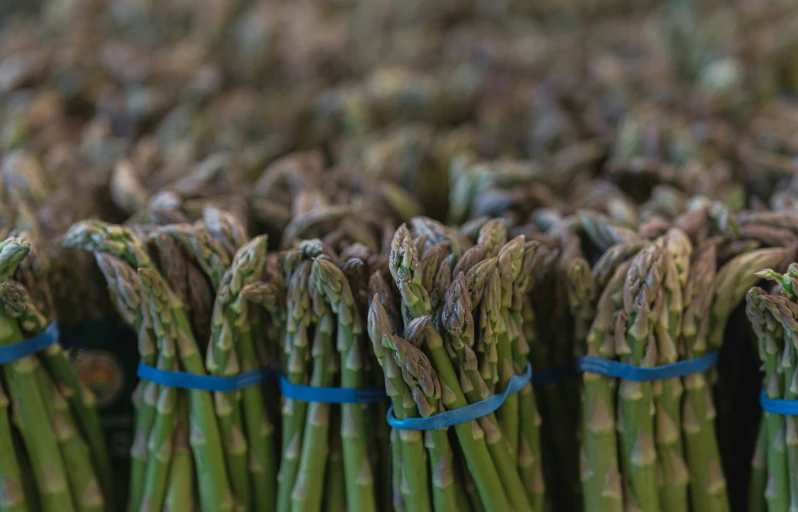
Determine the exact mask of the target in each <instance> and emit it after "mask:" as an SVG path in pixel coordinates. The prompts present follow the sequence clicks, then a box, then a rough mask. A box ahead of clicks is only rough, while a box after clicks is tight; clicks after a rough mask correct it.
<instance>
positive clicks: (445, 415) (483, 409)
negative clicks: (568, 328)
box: [387, 364, 532, 430]
mask: <svg viewBox="0 0 798 512" xmlns="http://www.w3.org/2000/svg"><path fill="white" fill-rule="evenodd" d="M531 379H532V365H530V364H527V367H526V372H524V374H523V375H514V376H513V378H512V379H510V383H509V384H508V385H507V389H505V390H504V393H502V394H500V395H491V396H489V397H488V398H486V399H485V400H482V401H481V402H476V403H473V404H469V405H466V406H465V407H460V408H459V409H454V410H451V411H445V412H441V413H438V414H433V415H432V416H428V417H426V418H405V419H403V420H400V419H398V418H397V417H396V416H394V414H393V406H391V408H390V409H388V416H387V418H388V424H389V425H390V426H392V427H393V428H398V429H400V430H435V429H439V428H446V427H452V426H454V425H459V424H461V423H466V422H468V421H471V420H475V419H477V418H481V417H483V416H487V415H488V414H490V413H492V412H495V411H496V410H497V409H498V408H499V407H501V405H502V404H503V403H504V401H505V400H507V397H508V396H510V395H512V394H513V393H518V392H519V391H521V389H523V387H524V386H525V385H526V383H527V382H529V381H530V380H531Z"/></svg>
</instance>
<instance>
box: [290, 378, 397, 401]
mask: <svg viewBox="0 0 798 512" xmlns="http://www.w3.org/2000/svg"><path fill="white" fill-rule="evenodd" d="M280 392H281V393H282V395H283V396H284V397H286V398H290V399H292V400H299V401H302V402H318V403H325V404H372V403H376V402H383V401H385V400H387V399H388V396H387V395H386V394H385V388H322V387H315V386H304V385H301V384H291V383H290V382H288V379H286V378H285V377H284V376H280Z"/></svg>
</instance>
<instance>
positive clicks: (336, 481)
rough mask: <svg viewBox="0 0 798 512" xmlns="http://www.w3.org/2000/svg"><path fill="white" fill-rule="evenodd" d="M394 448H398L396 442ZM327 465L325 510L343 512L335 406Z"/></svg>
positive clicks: (338, 416)
mask: <svg viewBox="0 0 798 512" xmlns="http://www.w3.org/2000/svg"><path fill="white" fill-rule="evenodd" d="M383 418H384V417H383ZM396 446H397V448H398V446H399V443H398V441H397V443H396ZM327 465H328V466H329V467H328V469H327V472H326V477H325V479H326V481H325V483H324V499H325V508H326V510H329V511H330V512H345V511H346V510H347V508H346V483H345V482H344V452H343V447H342V446H341V414H340V408H339V407H337V406H333V410H332V412H331V414H330V453H329V456H328V458H327ZM399 474H400V473H399ZM397 492H398V489H397Z"/></svg>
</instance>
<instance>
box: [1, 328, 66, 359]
mask: <svg viewBox="0 0 798 512" xmlns="http://www.w3.org/2000/svg"><path fill="white" fill-rule="evenodd" d="M56 341H58V323H57V322H51V323H50V325H48V326H47V329H45V330H44V332H43V333H41V334H39V335H37V336H34V337H33V338H28V339H26V340H23V341H20V342H19V343H14V344H13V345H9V346H7V347H0V364H6V363H12V362H14V361H17V360H19V359H22V358H23V357H27V356H32V355H33V354H37V353H39V352H41V351H42V350H44V349H46V348H47V347H49V346H50V345H52V344H53V343H55V342H56Z"/></svg>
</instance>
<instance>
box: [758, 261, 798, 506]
mask: <svg viewBox="0 0 798 512" xmlns="http://www.w3.org/2000/svg"><path fill="white" fill-rule="evenodd" d="M759 275H760V276H761V277H763V278H765V279H768V280H769V281H772V282H773V283H774V289H773V290H772V291H771V292H767V291H765V290H763V289H762V288H759V287H755V288H751V289H750V290H749V291H748V294H747V295H746V312H747V314H748V318H749V320H750V321H751V326H752V328H753V330H754V333H755V334H756V337H757V339H758V341H759V355H760V358H761V359H762V364H763V367H764V372H765V376H764V383H763V384H764V393H765V395H766V396H767V398H774V399H783V400H796V399H798V393H796V387H795V351H796V346H797V345H796V337H795V332H796V329H797V328H798V295H796V288H795V283H796V278H797V277H798V265H796V264H795V263H793V264H791V265H790V266H789V268H788V269H787V272H786V273H784V274H781V273H778V272H775V271H773V270H764V271H762V272H760V273H759ZM795 421H796V420H795V417H793V416H783V415H780V414H775V413H770V412H765V413H764V417H763V419H762V422H761V424H760V426H759V438H758V442H757V447H756V452H755V454H754V457H753V459H752V472H751V481H750V488H749V499H748V510H749V511H751V512H755V511H764V510H768V511H773V510H789V509H790V508H792V507H794V506H795V503H796V502H797V501H798V492H797V490H796V478H795V471H796V469H795V468H796V464H798V453H796V449H797V448H798V447H797V446H796V441H795V432H796V423H795Z"/></svg>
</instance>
